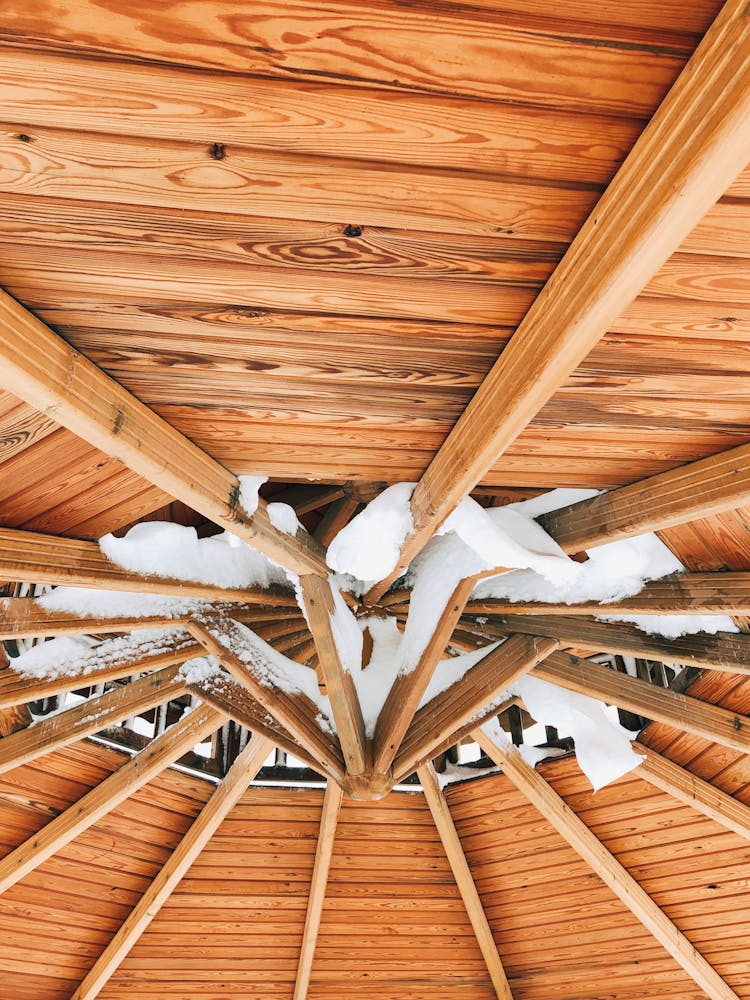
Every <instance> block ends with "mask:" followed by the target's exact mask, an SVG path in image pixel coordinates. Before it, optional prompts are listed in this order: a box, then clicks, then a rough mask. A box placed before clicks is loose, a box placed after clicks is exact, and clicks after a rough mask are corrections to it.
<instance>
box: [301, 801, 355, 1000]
mask: <svg viewBox="0 0 750 1000" xmlns="http://www.w3.org/2000/svg"><path fill="white" fill-rule="evenodd" d="M342 797H343V792H342V791H341V789H340V788H339V786H338V785H337V784H336V783H335V782H333V781H329V782H328V784H327V785H326V793H325V796H324V798H323V812H322V814H321V817H320V831H319V833H318V844H317V847H316V849H315V864H314V867H313V874H312V881H311V883H310V894H309V896H308V898H307V914H306V916H305V929H304V931H303V933H302V947H301V948H300V955H299V963H298V965H297V978H296V980H295V983H294V997H293V1000H306V997H307V992H308V989H309V986H310V973H311V972H312V963H313V957H314V955H315V945H316V944H317V940H318V931H319V930H320V918H321V916H322V914H323V903H324V902H325V896H326V886H327V885H328V872H329V870H330V867H331V857H332V856H333V844H334V840H335V837H336V824H337V822H338V817H339V810H340V808H341V799H342Z"/></svg>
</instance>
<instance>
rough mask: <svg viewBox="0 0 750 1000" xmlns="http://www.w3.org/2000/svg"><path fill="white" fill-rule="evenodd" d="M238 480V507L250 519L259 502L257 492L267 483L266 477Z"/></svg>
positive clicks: (243, 477)
mask: <svg viewBox="0 0 750 1000" xmlns="http://www.w3.org/2000/svg"><path fill="white" fill-rule="evenodd" d="M239 480H240V495H239V502H240V507H242V509H243V510H244V512H245V513H246V514H247V516H248V517H252V516H253V514H254V513H255V512H256V510H257V509H258V503H259V501H260V497H259V495H258V490H260V488H261V486H262V485H263V483H267V482H268V476H240V477H239Z"/></svg>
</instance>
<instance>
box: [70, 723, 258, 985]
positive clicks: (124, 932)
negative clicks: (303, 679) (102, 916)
mask: <svg viewBox="0 0 750 1000" xmlns="http://www.w3.org/2000/svg"><path fill="white" fill-rule="evenodd" d="M272 749H273V744H272V743H271V741H270V740H267V739H266V738H265V737H264V736H253V738H252V739H251V740H250V742H249V743H248V745H247V746H246V747H245V749H244V750H243V751H242V752H241V753H240V755H239V756H238V757H237V760H236V761H235V762H234V764H233V765H232V767H231V768H230V770H229V772H228V774H227V776H226V777H225V778H224V779H223V781H222V782H221V784H220V785H219V786H218V787H217V788H216V791H215V792H214V793H213V795H212V796H211V798H210V799H209V800H208V803H207V804H206V805H205V806H204V807H203V809H202V810H201V812H200V813H199V814H198V816H197V818H196V819H195V820H194V822H193V824H192V826H191V827H190V829H189V830H188V832H187V833H186V834H185V836H184V837H183V838H182V840H181V841H180V843H179V846H178V847H177V848H175V850H174V851H173V852H172V854H171V856H170V858H169V860H168V861H167V862H166V864H165V865H164V867H163V868H162V869H161V871H160V872H159V874H158V875H157V876H156V878H155V879H154V880H153V882H152V883H151V885H150V886H149V887H148V889H147V890H146V892H145V893H144V894H143V896H142V897H141V899H140V900H139V901H138V903H137V905H136V906H135V908H134V909H133V910H132V912H131V913H130V915H129V916H128V917H127V919H126V920H125V922H124V923H123V924H122V926H121V927H120V929H119V930H118V931H117V933H116V934H115V936H114V937H113V938H112V940H111V941H110V943H109V944H108V945H107V947H106V948H105V949H104V951H103V952H102V954H101V955H100V956H99V958H98V959H97V960H96V962H95V963H94V965H93V967H92V968H91V970H90V971H89V972H88V973H87V975H86V977H85V978H84V980H83V982H82V983H81V984H80V986H79V987H78V989H77V990H76V991H75V992H74V993H73V995H72V997H71V1000H94V997H96V996H98V995H99V993H100V992H101V990H102V989H103V988H104V987H105V986H106V984H107V982H108V981H109V979H110V977H111V976H112V974H113V973H114V972H115V970H116V969H117V968H118V967H119V965H120V964H121V962H122V961H123V959H124V958H125V956H126V955H127V954H128V953H129V952H130V951H131V949H132V948H133V946H134V945H135V943H136V941H138V939H139V938H140V937H141V935H142V934H143V932H144V931H145V930H146V928H147V927H148V925H149V924H150V923H151V921H152V920H153V919H154V917H155V916H156V914H157V913H158V912H159V910H160V909H161V908H162V906H163V905H164V904H165V903H166V902H167V900H168V899H169V897H170V896H171V895H172V893H173V892H174V890H175V889H176V888H177V886H178V885H179V883H180V881H181V880H182V878H183V876H184V875H185V874H186V873H187V872H188V870H189V868H190V866H191V865H192V864H193V862H194V861H195V860H196V859H197V858H198V856H199V854H200V853H201V852H202V851H203V849H204V847H205V846H206V845H207V844H208V842H209V841H210V839H211V837H212V836H213V835H214V833H215V832H216V830H217V829H218V828H219V826H220V825H221V823H222V822H223V821H224V819H225V818H226V817H227V816H228V815H229V813H230V812H231V811H232V809H233V808H234V806H235V805H236V804H237V802H238V801H239V799H240V797H241V796H242V795H243V794H244V793H245V791H246V789H247V786H248V784H249V782H251V781H252V780H253V778H254V777H255V775H256V774H257V773H258V771H259V770H260V769H261V767H262V766H263V762H264V761H265V759H266V757H268V755H269V753H270V752H271V750H272Z"/></svg>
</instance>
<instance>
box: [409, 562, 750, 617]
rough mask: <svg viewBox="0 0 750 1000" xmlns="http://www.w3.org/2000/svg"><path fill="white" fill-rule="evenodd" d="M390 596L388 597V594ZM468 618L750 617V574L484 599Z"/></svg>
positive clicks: (470, 610)
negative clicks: (544, 597)
mask: <svg viewBox="0 0 750 1000" xmlns="http://www.w3.org/2000/svg"><path fill="white" fill-rule="evenodd" d="M389 596H390V595H389ZM466 614H467V615H503V614H510V615H514V614H519V615H567V616H570V615H571V614H573V615H733V614H744V615H746V614H750V572H736V573H680V574H678V575H675V576H669V577H664V578H663V579H661V580H651V581H650V582H649V583H647V584H646V585H645V586H644V587H643V589H642V590H640V591H639V592H638V593H637V594H635V595H634V596H633V597H623V598H621V599H620V600H609V601H580V602H576V603H575V604H560V603H551V602H545V601H510V600H505V599H499V598H486V599H482V600H478V601H470V602H469V603H468V604H467V605H466Z"/></svg>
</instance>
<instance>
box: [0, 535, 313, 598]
mask: <svg viewBox="0 0 750 1000" xmlns="http://www.w3.org/2000/svg"><path fill="white" fill-rule="evenodd" d="M0 579H2V580H14V581H16V580H17V581H20V582H29V583H50V584H55V585H58V586H70V587H95V588H104V589H105V590H117V591H127V592H130V593H137V594H164V595H169V596H172V597H198V598H206V599H208V600H220V601H242V602H247V603H252V604H269V603H271V604H275V605H287V606H288V607H295V606H296V601H295V599H294V596H293V595H292V594H290V593H286V592H284V591H281V590H278V589H268V590H262V589H261V588H260V587H252V588H240V587H235V588H224V587H217V586H215V585H214V584H209V583H193V582H191V581H189V580H176V579H171V578H169V577H162V576H153V575H148V576H147V575H144V574H141V573H133V572H130V571H129V570H126V569H122V568H121V567H120V566H117V565H116V564H115V563H113V562H110V560H109V559H107V557H106V556H105V555H104V554H103V553H102V551H101V550H100V548H99V546H98V545H97V544H96V542H87V541H83V540H80V539H76V538H61V537H58V536H57V535H44V534H41V533H39V532H35V531H20V530H18V529H16V528H0Z"/></svg>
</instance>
